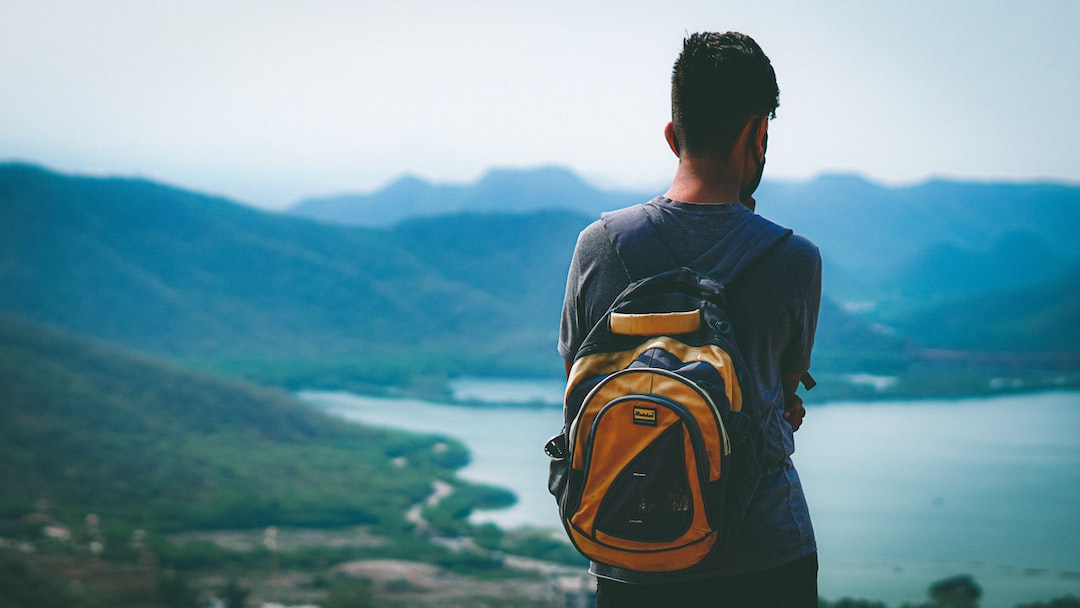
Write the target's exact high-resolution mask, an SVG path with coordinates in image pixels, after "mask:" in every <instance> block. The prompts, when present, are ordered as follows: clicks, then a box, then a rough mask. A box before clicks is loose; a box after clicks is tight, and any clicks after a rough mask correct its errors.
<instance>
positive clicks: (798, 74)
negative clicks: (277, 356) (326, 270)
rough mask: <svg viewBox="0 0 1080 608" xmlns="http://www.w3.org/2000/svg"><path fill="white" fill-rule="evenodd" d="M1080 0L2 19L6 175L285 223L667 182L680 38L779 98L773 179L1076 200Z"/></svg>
mask: <svg viewBox="0 0 1080 608" xmlns="http://www.w3.org/2000/svg"><path fill="white" fill-rule="evenodd" d="M1078 26H1080V2H1073V1H1068V0H1058V1H1026V2H1019V1H1017V2H994V1H990V0H982V1H969V2H948V1H945V2H941V1H921V0H912V1H903V2H901V1H897V2H868V1H860V2H856V1H835V2H813V1H811V2H794V1H792V2H748V1H743V2H728V1H721V0H705V1H698V0H695V1H689V0H688V1H678V0H664V1H657V2H652V1H643V0H637V1H635V0H621V1H614V0H602V1H595V2H590V1H581V0H576V1H573V2H563V1H557V0H556V1H548V2H511V1H490V2H474V1H468V2H466V1H461V2H434V1H408V0H405V1H396V2H374V1H370V2H368V1H355V2H343V1H338V2H334V1H321V2H320V1H295V2H270V1H254V0H252V1H218V0H186V1H179V0H176V1H168V0H115V1H104V0H102V1H90V0H84V1H79V0H69V1H57V0H0V160H11V159H20V160H27V161H32V162H39V163H42V164H45V165H47V166H50V167H53V168H55V169H58V170H62V171H71V172H94V173H109V174H120V175H139V176H144V177H149V178H152V179H157V180H161V181H165V182H169V183H173V184H176V185H180V186H183V187H186V188H191V189H195V190H199V191H203V192H210V193H215V194H223V195H226V196H229V197H232V198H235V199H238V200H240V201H242V202H248V203H253V204H259V205H263V206H268V207H282V206H284V205H287V204H291V203H293V202H295V201H296V200H298V199H299V198H302V197H304V196H308V195H316V194H329V193H337V192H343V191H363V190H370V189H373V188H375V187H378V186H380V185H383V184H385V183H386V182H388V181H390V180H392V179H395V178H397V177H399V176H401V175H402V174H405V173H412V174H416V175H419V176H421V177H424V178H427V179H431V180H435V181H449V182H466V181H470V180H472V179H475V178H476V177H478V176H479V175H480V174H482V173H483V172H484V171H485V170H486V169H488V168H490V167H529V166H537V165H546V164H559V165H564V166H567V167H570V168H572V169H574V170H575V171H577V172H579V173H581V174H582V175H584V176H586V177H588V178H589V179H590V180H592V181H594V182H595V183H598V184H601V185H609V186H619V187H633V188H650V187H656V188H660V187H663V185H664V182H665V180H667V179H668V178H669V177H670V175H671V173H672V171H673V170H674V166H675V159H674V157H672V156H671V154H670V152H669V151H668V150H667V148H666V145H665V144H664V141H663V136H662V129H663V125H664V123H665V122H666V121H667V120H668V113H669V106H668V78H669V75H670V69H671V63H672V61H673V60H674V59H675V56H676V54H677V53H678V51H679V49H680V46H681V41H682V37H683V35H684V33H686V32H693V31H699V30H728V29H736V30H741V31H745V32H747V33H749V34H751V35H752V36H754V37H755V38H756V39H757V40H758V42H760V43H761V45H762V46H763V47H764V49H765V51H766V53H768V54H769V55H770V57H771V58H772V60H773V64H774V66H775V67H776V71H777V74H778V78H779V81H780V90H781V107H780V110H779V113H778V119H777V120H776V121H774V122H773V124H772V126H771V128H770V129H771V130H770V138H769V165H768V172H767V175H766V176H767V178H768V177H774V178H775V177H781V178H806V177H810V176H814V175H817V174H819V173H822V172H835V171H845V172H857V173H860V174H862V175H865V176H867V177H869V178H872V179H876V180H879V181H883V182H886V183H910V182H915V181H921V180H923V179H926V178H927V177H931V176H944V177H956V178H964V179H978V180H988V179H1005V180H1030V179H1052V180H1058V181H1067V182H1070V183H1078V182H1080V157H1078V155H1077V153H1076V151H1077V147H1078V146H1077V142H1080V121H1078V120H1077V116H1076V110H1077V108H1078V107H1080V65H1078V64H1080V35H1078V34H1077V32H1076V28H1077V27H1078Z"/></svg>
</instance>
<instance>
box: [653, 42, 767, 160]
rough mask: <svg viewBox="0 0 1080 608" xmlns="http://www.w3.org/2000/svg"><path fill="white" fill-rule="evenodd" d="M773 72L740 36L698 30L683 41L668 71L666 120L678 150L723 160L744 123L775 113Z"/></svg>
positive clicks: (754, 45)
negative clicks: (673, 64)
mask: <svg viewBox="0 0 1080 608" xmlns="http://www.w3.org/2000/svg"><path fill="white" fill-rule="evenodd" d="M779 105H780V89H779V87H778V86H777V84H776V72H774V71H773V67H772V63H771V62H770V61H769V58H768V57H766V56H765V52H764V51H762V50H761V47H760V46H758V43H757V42H755V41H754V39H753V38H751V37H750V36H747V35H746V34H740V33H738V32H727V33H724V34H718V33H715V32H702V33H697V34H692V35H690V36H689V37H687V38H686V39H684V40H683V50H682V53H681V54H680V55H679V58H678V59H676V60H675V67H674V68H673V70H672V74H671V120H672V122H673V123H674V129H675V137H676V139H677V140H678V142H679V146H680V149H681V150H686V151H690V152H694V153H699V154H704V153H712V154H718V155H720V156H721V157H724V158H726V157H727V156H728V155H729V154H730V153H731V149H732V147H733V146H734V145H735V140H736V139H738V137H739V132H740V131H741V130H742V128H743V126H744V125H745V124H746V121H747V120H749V119H750V118H752V117H754V116H765V115H768V116H769V117H770V118H775V117H776V108H777V107H779Z"/></svg>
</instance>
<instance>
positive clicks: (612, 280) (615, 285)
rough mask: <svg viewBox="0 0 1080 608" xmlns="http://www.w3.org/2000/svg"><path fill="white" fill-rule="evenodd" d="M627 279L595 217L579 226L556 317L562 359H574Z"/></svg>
mask: <svg viewBox="0 0 1080 608" xmlns="http://www.w3.org/2000/svg"><path fill="white" fill-rule="evenodd" d="M629 282H630V277H629V276H628V275H627V274H626V270H625V268H623V266H622V262H621V261H620V260H619V256H618V254H617V253H616V252H615V248H614V247H613V246H612V244H611V241H610V240H609V239H608V237H607V232H605V231H604V226H603V223H602V222H600V221H596V222H593V223H592V224H590V225H589V226H588V227H587V228H585V230H582V231H581V234H579V235H578V240H577V244H576V245H575V246H574V255H573V257H572V258H571V260H570V269H569V271H568V272H567V274H566V294H565V296H564V297H563V307H562V317H561V319H560V321H559V354H560V355H562V358H563V359H564V360H566V361H573V359H574V357H575V355H576V354H577V351H578V348H580V347H581V343H582V342H584V341H585V338H586V336H588V334H589V331H590V330H592V328H593V325H595V324H596V323H597V322H598V321H599V320H600V318H601V317H603V315H604V313H605V312H606V311H607V309H608V306H610V305H611V303H612V302H613V301H614V300H615V297H616V296H618V295H619V293H620V292H622V290H623V289H625V288H626V286H627V285H628V284H629Z"/></svg>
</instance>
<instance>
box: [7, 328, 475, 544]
mask: <svg viewBox="0 0 1080 608" xmlns="http://www.w3.org/2000/svg"><path fill="white" fill-rule="evenodd" d="M0 417H2V419H3V420H4V424H2V425H0V446H2V447H0V520H3V519H12V518H19V517H22V516H25V515H27V514H29V513H31V512H33V511H34V510H35V509H36V508H37V507H35V505H36V504H37V503H38V501H39V500H41V499H44V500H46V501H47V503H48V504H49V505H50V507H49V508H50V509H51V510H52V512H54V513H55V514H56V515H57V516H58V517H59V518H60V519H61V520H63V521H69V522H72V521H81V519H82V518H83V517H84V516H85V515H86V514H87V513H96V514H99V515H100V516H102V518H103V519H104V520H106V521H108V522H110V523H111V524H113V525H118V526H121V527H125V526H126V527H128V528H129V529H130V528H131V527H145V528H148V529H151V530H158V531H169V530H182V529H203V528H210V529H213V528H229V527H244V528H248V527H257V526H266V525H279V526H282V525H293V526H314V527H331V526H346V525H355V524H369V525H373V526H376V527H377V528H380V529H389V530H397V529H400V528H401V527H402V526H404V513H405V510H406V509H408V507H409V506H410V505H412V504H415V503H417V502H419V501H421V500H422V499H423V498H425V497H426V496H427V495H428V494H430V492H431V482H432V480H433V479H436V478H441V479H446V480H449V481H451V482H452V483H453V484H454V485H456V486H460V487H462V488H465V486H463V485H462V484H460V483H459V482H457V481H456V480H454V479H453V472H454V470H455V469H456V468H457V467H459V466H462V465H463V464H465V462H466V461H467V455H466V453H465V452H464V449H463V448H462V447H461V446H459V445H457V444H455V443H453V442H447V441H445V440H442V439H439V438H434V437H416V436H410V435H405V434H400V433H392V432H386V431H381V430H379V431H376V430H372V429H367V428H363V427H359V426H356V425H351V424H346V423H344V422H340V421H337V420H334V419H330V418H327V417H324V416H323V415H322V414H319V413H317V412H315V411H313V410H311V409H310V408H309V407H307V406H305V405H303V404H300V403H299V402H297V401H295V400H294V399H292V398H291V397H289V396H288V395H285V394H283V393H280V392H277V391H272V390H266V389H261V388H257V387H254V386H250V385H246V384H241V383H236V382H232V381H224V380H220V379H217V378H213V377H209V376H203V375H199V374H195V373H191V372H189V371H186V370H183V369H180V368H177V367H172V366H167V365H164V364H161V363H158V362H155V361H153V360H151V359H148V358H146V357H144V356H142V355H136V354H131V353H127V352H123V351H119V350H116V349H114V348H112V347H108V346H105V345H102V344H99V343H95V342H89V341H86V340H83V339H79V338H75V337H73V336H71V335H68V334H65V333H62V332H59V331H56V330H51V329H45V328H42V327H39V326H35V325H31V324H28V323H25V322H21V321H17V320H14V319H11V318H9V317H0ZM436 444H441V445H442V447H440V448H438V449H436V447H435V446H436ZM447 448H449V449H447ZM400 458H404V459H405V462H407V463H408V466H406V467H401V466H397V465H395V464H394V463H393V461H394V459H400ZM398 462H399V463H400V462H402V461H398ZM463 491H464V492H465V495H468V491H466V490H463Z"/></svg>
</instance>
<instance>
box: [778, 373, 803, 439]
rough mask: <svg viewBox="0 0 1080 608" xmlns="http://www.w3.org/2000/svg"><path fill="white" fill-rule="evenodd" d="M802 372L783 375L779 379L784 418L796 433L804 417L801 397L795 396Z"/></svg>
mask: <svg viewBox="0 0 1080 608" xmlns="http://www.w3.org/2000/svg"><path fill="white" fill-rule="evenodd" d="M802 377H803V374H802V372H798V373H794V374H787V373H785V374H783V377H782V378H781V379H780V381H781V383H782V386H783V389H784V418H786V419H787V421H788V423H789V424H791V430H792V431H797V430H799V427H800V426H802V421H803V417H804V416H806V408H805V407H803V402H802V397H800V396H798V395H796V394H795V391H796V390H797V389H798V388H799V381H800V380H802Z"/></svg>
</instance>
